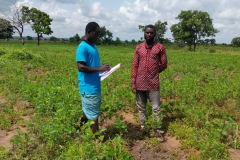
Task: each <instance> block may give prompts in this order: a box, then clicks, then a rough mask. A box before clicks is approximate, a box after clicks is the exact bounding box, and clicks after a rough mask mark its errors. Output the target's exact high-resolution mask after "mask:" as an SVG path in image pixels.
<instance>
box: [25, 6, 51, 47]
mask: <svg viewBox="0 0 240 160" xmlns="http://www.w3.org/2000/svg"><path fill="white" fill-rule="evenodd" d="M23 11H24V14H27V15H29V16H24V22H28V23H31V27H32V30H33V31H35V33H36V34H37V39H38V45H39V38H40V37H42V35H43V34H46V35H49V34H52V33H53V31H52V30H51V28H50V25H51V22H52V19H51V18H50V17H49V15H48V14H46V13H45V12H42V11H40V10H38V9H36V8H31V9H30V10H29V8H28V7H26V6H24V7H23Z"/></svg>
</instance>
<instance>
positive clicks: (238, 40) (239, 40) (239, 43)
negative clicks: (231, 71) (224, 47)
mask: <svg viewBox="0 0 240 160" xmlns="http://www.w3.org/2000/svg"><path fill="white" fill-rule="evenodd" d="M231 43H232V44H233V45H235V46H238V47H240V37H235V38H233V39H232V42H231Z"/></svg>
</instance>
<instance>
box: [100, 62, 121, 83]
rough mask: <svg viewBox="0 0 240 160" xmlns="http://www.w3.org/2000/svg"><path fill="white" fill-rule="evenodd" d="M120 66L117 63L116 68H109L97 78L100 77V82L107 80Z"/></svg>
mask: <svg viewBox="0 0 240 160" xmlns="http://www.w3.org/2000/svg"><path fill="white" fill-rule="evenodd" d="M120 65H121V63H119V64H117V65H116V66H114V67H113V68H111V70H110V71H106V72H103V73H100V74H99V76H100V77H101V81H102V80H104V79H105V78H107V77H108V76H109V75H110V74H112V73H113V72H114V71H116V70H117V69H118V68H119V67H120Z"/></svg>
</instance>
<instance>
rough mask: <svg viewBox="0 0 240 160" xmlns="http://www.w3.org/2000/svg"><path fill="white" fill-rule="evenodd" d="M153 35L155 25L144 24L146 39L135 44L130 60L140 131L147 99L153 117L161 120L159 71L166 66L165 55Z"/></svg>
mask: <svg viewBox="0 0 240 160" xmlns="http://www.w3.org/2000/svg"><path fill="white" fill-rule="evenodd" d="M155 36H156V29H155V27H154V26H153V25H148V26H146V28H145V31H144V38H145V40H146V41H145V42H143V43H141V44H139V45H137V47H136V50H135V53H134V57H133V61H132V73H131V83H132V92H133V93H135V94H136V104H137V106H138V110H139V119H140V123H141V129H140V130H141V131H143V130H145V127H144V122H145V119H146V103H147V99H148V100H149V101H150V103H151V106H152V112H153V114H154V117H155V118H157V120H159V121H160V120H161V119H160V116H159V114H160V92H159V73H161V72H162V71H164V70H165V69H166V68H167V56H166V52H165V48H164V46H163V45H162V44H160V43H158V42H155V41H154V37H155ZM160 128H161V126H156V128H155V129H160Z"/></svg>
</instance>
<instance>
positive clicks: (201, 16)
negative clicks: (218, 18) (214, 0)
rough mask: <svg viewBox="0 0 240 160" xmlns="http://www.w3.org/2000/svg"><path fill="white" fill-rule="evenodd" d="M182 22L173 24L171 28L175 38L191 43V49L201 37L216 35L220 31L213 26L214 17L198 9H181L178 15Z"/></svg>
mask: <svg viewBox="0 0 240 160" xmlns="http://www.w3.org/2000/svg"><path fill="white" fill-rule="evenodd" d="M176 19H179V20H180V22H179V23H177V24H174V25H172V26H171V28H170V30H171V32H172V34H173V37H174V39H175V40H177V41H178V40H182V41H184V42H186V43H187V44H188V45H189V49H191V46H192V45H194V50H195V48H196V42H197V41H199V40H200V39H201V38H204V37H210V36H215V33H217V32H218V30H217V29H215V28H214V27H213V23H212V19H211V18H210V16H209V14H208V13H207V12H202V11H198V10H194V11H192V10H188V11H181V13H180V14H179V15H178V16H177V17H176Z"/></svg>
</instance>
